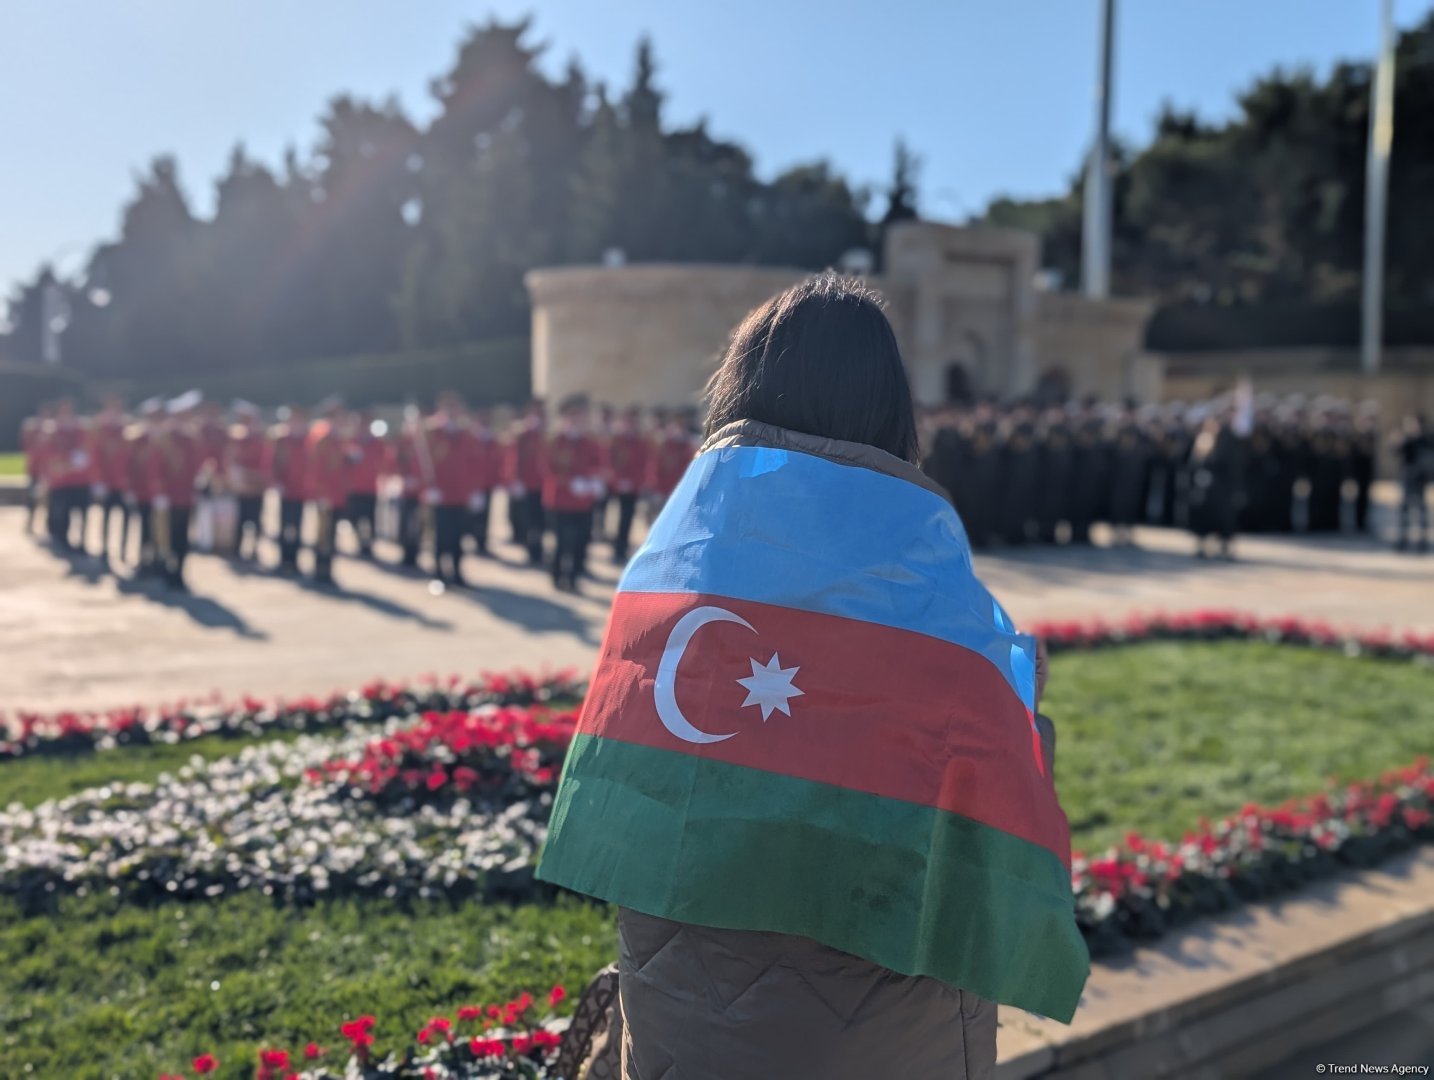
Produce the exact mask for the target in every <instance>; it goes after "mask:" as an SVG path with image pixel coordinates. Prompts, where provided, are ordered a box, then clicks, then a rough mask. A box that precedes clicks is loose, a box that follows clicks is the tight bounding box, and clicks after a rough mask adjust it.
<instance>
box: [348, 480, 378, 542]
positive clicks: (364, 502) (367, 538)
mask: <svg viewBox="0 0 1434 1080" xmlns="http://www.w3.org/2000/svg"><path fill="white" fill-rule="evenodd" d="M377 507H378V496H377V495H375V494H374V493H373V492H372V491H356V492H354V493H353V494H352V495H350V496H349V498H348V505H347V506H346V507H345V508H344V516H345V517H347V518H348V519H349V525H350V527H352V529H353V531H354V537H355V539H357V540H358V546H359V551H360V552H362V553H363V555H364V557H365V558H367V557H368V556H369V555H371V554H372V553H373V536H374V528H373V517H374V511H375V510H376V509H377Z"/></svg>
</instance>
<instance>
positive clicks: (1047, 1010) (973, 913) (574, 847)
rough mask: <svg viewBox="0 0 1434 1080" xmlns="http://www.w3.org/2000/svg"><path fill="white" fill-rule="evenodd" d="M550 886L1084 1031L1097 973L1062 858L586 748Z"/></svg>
mask: <svg viewBox="0 0 1434 1080" xmlns="http://www.w3.org/2000/svg"><path fill="white" fill-rule="evenodd" d="M538 873H539V876H540V877H542V878H543V879H544V880H547V881H550V882H553V883H555V884H558V885H562V886H564V887H566V888H569V889H572V890H574V891H575V892H580V893H585V894H587V895H590V896H596V897H598V898H600V899H603V900H608V901H611V902H613V903H617V904H621V905H623V906H625V907H630V908H634V909H636V910H637V911H641V912H643V913H645V914H648V915H655V916H659V917H662V918H668V919H673V920H676V921H679V922H688V923H694V924H697V925H701V926H714V927H722V928H726V929H738V930H771V931H777V932H781V933H789V934H797V935H801V936H803V937H809V938H813V939H815V940H817V941H820V942H823V943H824V944H827V945H830V946H831V947H833V948H836V949H840V950H842V951H844V952H849V953H854V954H856V955H858V956H863V957H865V958H867V959H869V960H871V961H873V962H875V963H877V964H880V965H882V966H883V967H887V968H891V969H892V970H895V971H900V972H903V973H906V974H909V975H931V976H934V977H936V978H938V979H940V980H942V981H943V982H946V983H948V984H950V985H952V986H956V987H960V988H961V989H964V990H969V991H972V992H974V993H977V994H980V995H981V996H982V997H985V998H988V999H990V1000H992V1001H997V1002H1001V1003H1003V1004H1008V1005H1016V1006H1019V1007H1020V1008H1023V1009H1028V1010H1030V1011H1032V1012H1037V1013H1041V1014H1042V1015H1045V1016H1050V1017H1054V1018H1055V1019H1058V1020H1062V1021H1069V1020H1070V1018H1071V1016H1072V1015H1073V1014H1074V1012H1075V1007H1076V1003H1077V1001H1078V1000H1079V997H1080V991H1081V987H1082V986H1083V985H1084V983H1085V978H1086V975H1087V973H1088V972H1089V959H1088V956H1087V953H1086V948H1085V944H1084V942H1083V941H1082V940H1081V936H1080V933H1079V931H1078V929H1077V928H1076V924H1075V916H1074V910H1073V902H1072V899H1071V888H1070V875H1069V872H1068V871H1067V870H1066V868H1065V867H1064V866H1063V865H1062V863H1061V861H1060V860H1059V859H1058V858H1057V857H1056V856H1055V855H1053V854H1051V853H1050V852H1049V851H1047V850H1045V849H1044V848H1041V847H1039V846H1038V845H1036V844H1032V843H1030V842H1029V841H1026V840H1022V839H1020V838H1018V837H1015V836H1012V835H1010V834H1009V833H1003V832H1000V831H999V830H997V829H993V828H991V827H990V826H987V825H982V824H980V823H978V822H975V821H971V820H970V819H968V818H963V817H959V816H957V815H955V814H951V813H949V812H947V811H944V810H937V809H934V808H932V807H927V806H920V805H917V804H915V803H907V802H902V801H900V800H896V799H885V798H881V797H878V796H873V795H868V794H866V793H864V792H859V791H852V790H850V789H848V788H840V787H834V786H832V785H829V784H820V783H816V782H813V781H810V780H801V779H797V778H794V777H789V776H782V775H779V774H776V773H769V772H764V771H761V770H757V769H750V768H746V767H744V766H740V765H731V764H727V763H725V762H717V761H711V760H707V759H703V758H700V757H696V756H694V755H691V754H684V753H676V752H673V751H668V750H657V749H652V748H650V747H644V746H637V745H634V744H631V743H623V742H617V741H614V740H609V739H603V738H601V737H598V736H594V735H586V734H580V735H578V736H577V737H576V738H575V739H574V740H573V744H572V748H571V749H570V750H569V752H568V760H567V765H566V768H565V771H564V777H563V783H562V787H561V790H560V791H559V793H558V798H557V802H556V804H555V806H554V808H553V815H552V825H551V831H550V834H549V838H548V845H547V850H546V851H545V852H544V854H543V861H542V865H541V866H540V868H539V871H538Z"/></svg>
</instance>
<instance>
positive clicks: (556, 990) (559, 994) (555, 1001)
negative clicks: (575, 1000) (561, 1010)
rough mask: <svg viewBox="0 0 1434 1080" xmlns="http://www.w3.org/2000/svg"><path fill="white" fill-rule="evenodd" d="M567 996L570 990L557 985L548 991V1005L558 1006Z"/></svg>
mask: <svg viewBox="0 0 1434 1080" xmlns="http://www.w3.org/2000/svg"><path fill="white" fill-rule="evenodd" d="M567 996H568V992H567V991H566V990H564V989H563V988H562V987H561V986H555V987H553V988H552V989H551V990H549V991H548V1005H549V1006H551V1007H552V1008H557V1007H558V1006H559V1005H560V1004H562V1002H563V999H564V998H566V997H567Z"/></svg>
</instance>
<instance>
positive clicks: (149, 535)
mask: <svg viewBox="0 0 1434 1080" xmlns="http://www.w3.org/2000/svg"><path fill="white" fill-rule="evenodd" d="M133 517H134V518H135V521H136V523H137V524H138V526H139V550H138V551H136V552H135V566H136V567H138V568H139V570H140V572H141V573H148V572H149V571H151V570H153V569H154V565H155V550H154V507H153V506H151V505H150V504H149V503H146V502H142V503H135V506H134V515H133ZM120 554H121V555H123V554H124V543H123V542H121V543H120Z"/></svg>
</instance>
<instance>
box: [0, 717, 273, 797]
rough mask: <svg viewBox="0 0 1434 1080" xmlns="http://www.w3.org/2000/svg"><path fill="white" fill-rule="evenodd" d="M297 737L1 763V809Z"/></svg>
mask: <svg viewBox="0 0 1434 1080" xmlns="http://www.w3.org/2000/svg"><path fill="white" fill-rule="evenodd" d="M297 737H298V733H297V732H293V731H274V732H269V733H267V734H265V735H263V736H261V737H259V738H254V737H244V738H225V737H222V736H206V737H205V738H201V739H192V740H190V741H189V742H184V743H178V744H175V745H173V746H166V745H153V746H134V747H121V748H119V749H116V750H102V751H99V752H97V753H86V754H74V755H68V756H63V757H52V756H49V755H43V754H37V755H35V756H32V757H27V758H21V759H20V760H18V761H7V762H3V763H0V807H5V806H8V805H10V803H12V802H19V803H23V804H24V805H26V806H34V805H35V804H36V803H39V802H43V801H44V800H46V799H59V798H63V797H64V796H66V795H73V794H74V793H75V792H77V791H84V790H85V789H86V788H92V787H100V786H101V785H103V784H133V783H141V782H142V783H148V782H150V781H153V780H154V779H156V778H157V777H158V776H159V775H160V774H161V773H166V772H168V773H173V772H177V771H178V770H179V769H180V767H181V766H183V765H186V764H188V762H189V761H190V760H191V759H193V758H195V757H199V758H202V759H203V760H205V761H213V760H215V759H216V758H222V757H228V756H230V755H231V754H237V753H238V752H239V751H240V750H241V749H243V748H244V747H245V746H252V745H253V744H254V743H256V742H266V741H269V740H286V741H287V740H291V739H295V738H297Z"/></svg>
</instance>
